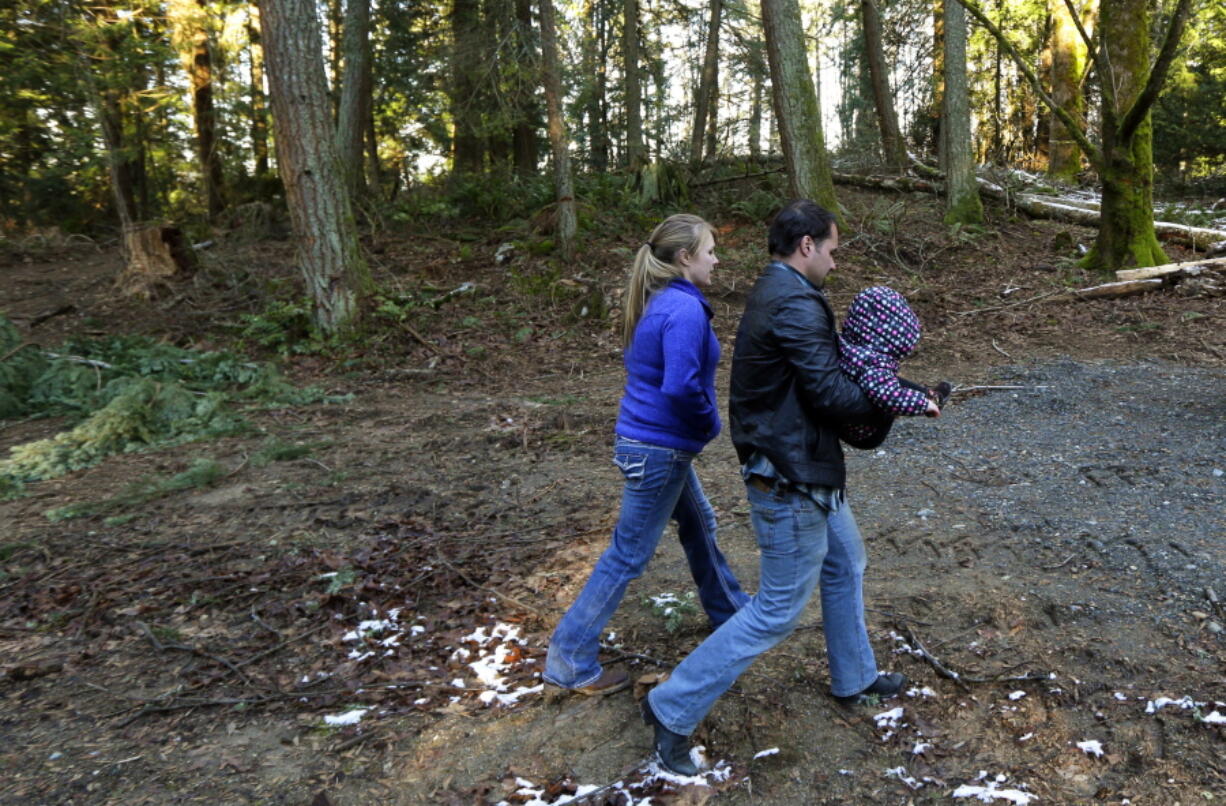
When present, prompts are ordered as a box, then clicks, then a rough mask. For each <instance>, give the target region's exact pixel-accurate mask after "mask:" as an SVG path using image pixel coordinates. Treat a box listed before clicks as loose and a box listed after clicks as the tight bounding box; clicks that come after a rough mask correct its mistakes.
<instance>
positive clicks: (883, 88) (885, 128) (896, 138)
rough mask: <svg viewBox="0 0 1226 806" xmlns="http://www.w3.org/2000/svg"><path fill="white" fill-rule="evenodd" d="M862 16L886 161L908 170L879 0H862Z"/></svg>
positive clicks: (899, 168) (865, 46) (901, 169)
mask: <svg viewBox="0 0 1226 806" xmlns="http://www.w3.org/2000/svg"><path fill="white" fill-rule="evenodd" d="M860 18H861V21H862V23H863V25H864V52H865V55H866V56H867V57H868V59H867V61H868V72H869V78H870V80H871V81H872V84H873V103H874V104H875V105H876V107H877V125H878V127H879V128H880V129H881V152H882V156H883V157H884V158H885V163H886V165H889V166H890V167H891V168H893V169H894V170H896V171H898V172H899V173H903V172H905V171H906V170H907V147H906V144H905V143H903V140H902V134H901V133H900V132H899V130H898V115H897V113H895V111H894V93H893V92H892V91H891V90H890V71H889V69H888V68H887V67H886V62H885V48H884V46H883V45H882V42H881V15H880V14H878V13H877V0H860Z"/></svg>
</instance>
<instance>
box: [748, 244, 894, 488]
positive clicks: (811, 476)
mask: <svg viewBox="0 0 1226 806" xmlns="http://www.w3.org/2000/svg"><path fill="white" fill-rule="evenodd" d="M728 410H729V415H730V416H729V421H730V423H731V432H732V443H733V445H735V446H736V452H737V456H738V457H739V458H740V461H741V463H742V464H744V463H745V462H746V461H748V460H749V458H750V457H751V456H752V455H753V454H754V452H755V451H760V452H761V453H762V454H764V455H765V456H766V457H767V458H768V459H770V461H771V464H773V465H774V466H775V469H776V470H777V471H778V472H779V474H780V475H782V476H783V477H784V478H786V479H788V480H789V481H792V482H798V483H803V484H816V485H821V486H824V487H836V488H840V489H842V488H843V486H844V482H845V481H846V477H847V474H846V469H845V467H844V465H843V448H842V446H841V445H840V444H839V432H838V429H839V426H840V425H841V424H842V423H845V422H866V421H872V420H873V419H874V417H875V415H876V413H877V412H876V409H875V407H874V406H873V404H872V403H871V402H870V401H869V399H868V398H867V397H865V395H864V392H863V391H862V390H861V389H860V387H859V386H857V385H856V383H855V382H854V381H852V380H851V379H850V378H848V377H847V376H846V375H844V374H843V372H842V371H841V370H840V369H839V351H838V342H837V340H836V335H835V332H834V311H833V310H832V309H831V308H830V303H829V302H827V301H826V297H825V295H824V294H823V293H822V292H821V291H820V290H818V289H817V287H815V286H814V285H813V284H812V283H810V282H809V281H808V280H807V279H806V278H805V277H804V276H803V275H801V274H800V273H799V272H798V271H796V270H795V269H793V268H791V267H790V266H788V265H786V264H784V263H780V262H778V261H775V262H773V263H771V264H770V265H769V266H767V267H766V270H765V271H764V272H763V273H762V276H761V277H759V278H758V281H757V283H756V284H755V285H754V287H753V290H752V291H751V292H750V294H749V300H748V301H747V302H746V305H745V314H744V315H743V316H742V317H741V324H740V327H739V328H738V330H737V334H736V347H735V348H734V350H733V354H732V387H731V390H730V392H729V394H728Z"/></svg>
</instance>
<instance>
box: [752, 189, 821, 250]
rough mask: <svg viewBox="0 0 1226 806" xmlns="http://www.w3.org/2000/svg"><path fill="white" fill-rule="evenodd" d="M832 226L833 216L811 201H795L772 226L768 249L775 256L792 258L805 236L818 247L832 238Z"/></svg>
mask: <svg viewBox="0 0 1226 806" xmlns="http://www.w3.org/2000/svg"><path fill="white" fill-rule="evenodd" d="M833 225H834V213H831V212H830V211H829V210H827V209H825V208H824V207H822V206H821V205H819V204H817V203H816V202H812V201H809V200H808V199H800V200H798V201H794V202H792V203H791V204H789V205H788V206H787V207H784V208H783V209H782V210H780V211H779V215H777V216H775V220H774V221H772V222H771V228H770V234H769V236H768V237H767V241H766V248H767V249H769V250H770V253H771V254H772V255H790V254H792V253H793V252H795V251H796V247H798V246H800V242H801V240H802V239H803V238H804V237H805V236H806V235H808V236H810V237H811V238H813V240H814V241H815V242H816V243H821V242H822V241H824V240H826V239H827V238H829V237H830V228H831V226H833Z"/></svg>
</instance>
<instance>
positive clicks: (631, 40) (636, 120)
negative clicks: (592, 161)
mask: <svg viewBox="0 0 1226 806" xmlns="http://www.w3.org/2000/svg"><path fill="white" fill-rule="evenodd" d="M622 9H623V11H622V13H623V15H624V16H623V19H622V58H623V61H624V62H625V64H623V65H622V69H623V71H624V74H625V92H626V163H627V165H628V166H629V167H630V170H632V171H637V170H638V169H639V168H640V167H642V165H643V162H644V161H645V160H646V154H645V150H644V148H643V109H642V107H643V89H642V73H641V69H640V65H639V2H638V0H625V1H624V2H623V4H622Z"/></svg>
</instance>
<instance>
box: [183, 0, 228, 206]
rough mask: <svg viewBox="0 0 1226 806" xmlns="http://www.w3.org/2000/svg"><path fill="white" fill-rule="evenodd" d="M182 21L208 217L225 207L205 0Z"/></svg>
mask: <svg viewBox="0 0 1226 806" xmlns="http://www.w3.org/2000/svg"><path fill="white" fill-rule="evenodd" d="M181 11H183V12H184V13H183V17H182V18H181V24H182V25H183V27H184V29H185V30H182V34H181V36H182V40H180V41H182V42H185V44H187V45H188V47H189V48H190V52H189V58H190V62H189V66H188V77H189V78H190V80H191V85H192V116H193V118H194V121H195V125H196V158H197V160H198V161H199V163H200V176H201V178H202V180H203V182H204V198H205V204H206V206H207V208H208V211H209V217H210V218H212V217H215V216H217V215H220V214H221V211H222V210H223V209H224V208H225V201H224V199H223V195H222V183H223V178H222V166H221V154H220V153H219V152H218V150H217V113H216V110H215V109H214V107H213V56H212V42H211V41H210V37H209V31H208V28H207V27H206V26H207V23H208V16H207V15H208V12H207V10H206V8H205V2H204V0H196V2H195V3H194V4H193V7H192V8H191V9H190V10H184V9H181Z"/></svg>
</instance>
